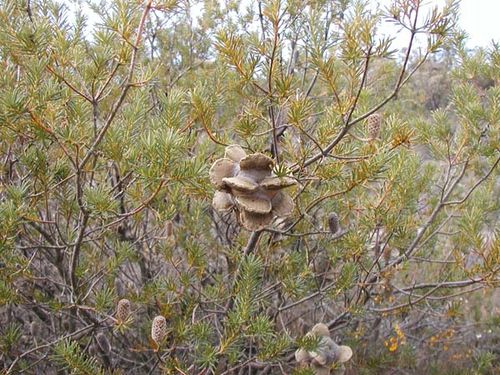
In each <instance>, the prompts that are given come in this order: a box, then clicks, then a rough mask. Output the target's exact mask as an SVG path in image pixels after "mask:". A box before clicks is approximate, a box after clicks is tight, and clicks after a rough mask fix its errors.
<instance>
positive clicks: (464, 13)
mask: <svg viewBox="0 0 500 375" xmlns="http://www.w3.org/2000/svg"><path fill="white" fill-rule="evenodd" d="M499 17H500V0H462V3H461V5H460V26H461V28H462V29H464V30H465V31H466V32H467V34H469V37H470V43H469V45H470V46H483V47H484V46H487V45H490V44H491V40H495V41H496V42H500V22H499Z"/></svg>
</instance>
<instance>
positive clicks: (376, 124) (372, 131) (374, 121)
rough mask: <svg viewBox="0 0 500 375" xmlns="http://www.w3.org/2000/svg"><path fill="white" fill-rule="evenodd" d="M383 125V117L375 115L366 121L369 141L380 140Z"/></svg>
mask: <svg viewBox="0 0 500 375" xmlns="http://www.w3.org/2000/svg"><path fill="white" fill-rule="evenodd" d="M381 125H382V115H381V114H379V113H374V114H373V115H370V116H368V118H367V119H366V130H367V132H368V139H369V140H370V141H373V140H375V139H377V138H378V136H379V134H380V127H381Z"/></svg>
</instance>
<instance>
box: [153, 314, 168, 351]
mask: <svg viewBox="0 0 500 375" xmlns="http://www.w3.org/2000/svg"><path fill="white" fill-rule="evenodd" d="M166 336H167V321H166V320H165V317H163V316H161V315H158V316H156V317H155V318H154V319H153V325H152V326H151V338H152V339H153V340H154V341H155V342H156V343H157V344H158V345H159V344H160V343H161V342H162V341H163V340H164V339H165V337H166Z"/></svg>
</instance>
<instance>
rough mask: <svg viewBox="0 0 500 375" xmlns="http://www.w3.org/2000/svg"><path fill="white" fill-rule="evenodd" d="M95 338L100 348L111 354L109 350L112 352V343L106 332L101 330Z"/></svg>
mask: <svg viewBox="0 0 500 375" xmlns="http://www.w3.org/2000/svg"><path fill="white" fill-rule="evenodd" d="M95 339H96V341H97V345H98V346H99V349H101V351H102V352H103V353H104V354H109V352H111V344H110V343H109V340H108V338H107V337H106V336H105V335H104V333H102V332H99V333H98V334H97V336H96V337H95Z"/></svg>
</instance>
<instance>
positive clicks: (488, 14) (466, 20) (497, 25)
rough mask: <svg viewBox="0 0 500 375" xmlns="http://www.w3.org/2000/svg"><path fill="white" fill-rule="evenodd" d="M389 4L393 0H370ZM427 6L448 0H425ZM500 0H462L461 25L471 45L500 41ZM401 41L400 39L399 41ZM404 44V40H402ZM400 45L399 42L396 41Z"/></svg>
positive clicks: (485, 44) (484, 44)
mask: <svg viewBox="0 0 500 375" xmlns="http://www.w3.org/2000/svg"><path fill="white" fill-rule="evenodd" d="M370 2H373V3H379V4H381V5H383V6H387V5H388V4H390V3H392V0H370ZM423 2H424V4H426V7H431V6H435V5H438V6H440V7H441V6H442V5H443V4H445V2H446V0H423ZM499 17H500V0H461V1H460V10H459V27H460V28H461V29H463V30H465V32H466V33H467V35H468V36H469V40H468V43H467V45H468V46H469V47H478V46H481V47H487V46H490V45H491V41H492V40H495V41H496V42H500V20H499ZM397 42H400V41H397ZM400 43H402V45H404V42H403V41H401V42H400ZM396 44H397V45H399V43H396Z"/></svg>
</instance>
